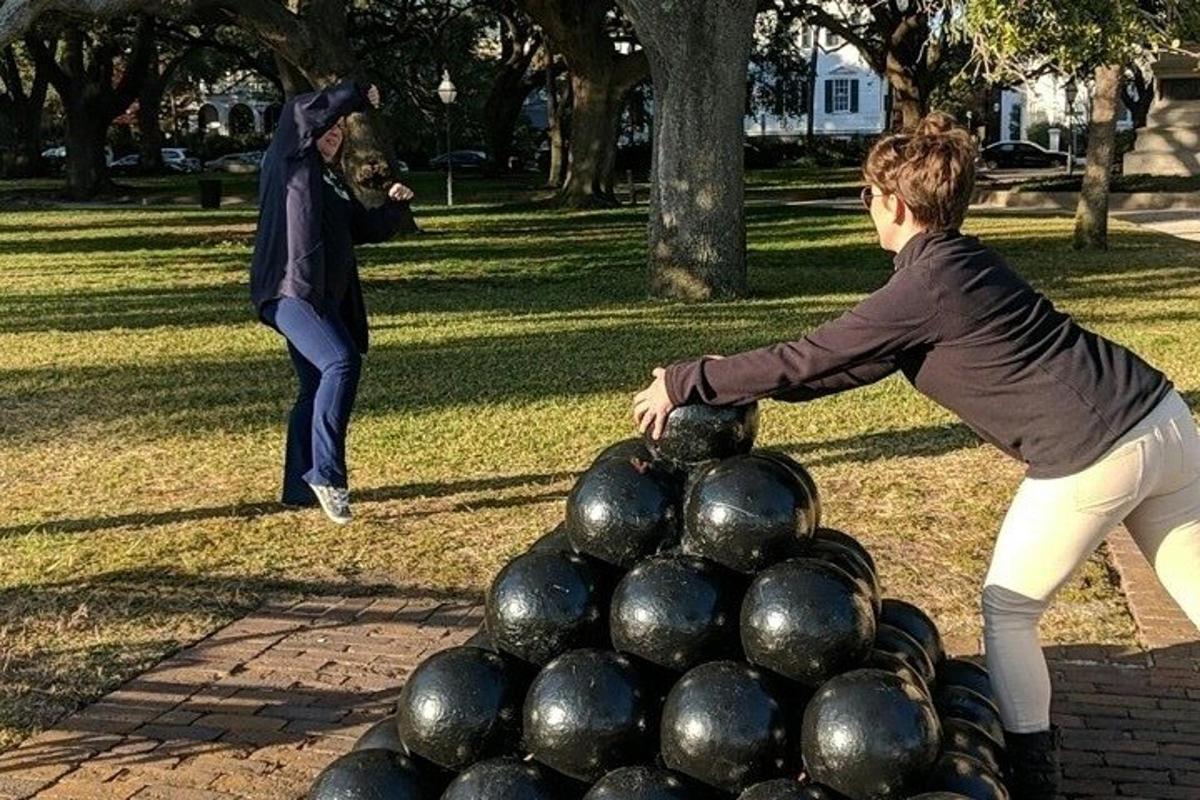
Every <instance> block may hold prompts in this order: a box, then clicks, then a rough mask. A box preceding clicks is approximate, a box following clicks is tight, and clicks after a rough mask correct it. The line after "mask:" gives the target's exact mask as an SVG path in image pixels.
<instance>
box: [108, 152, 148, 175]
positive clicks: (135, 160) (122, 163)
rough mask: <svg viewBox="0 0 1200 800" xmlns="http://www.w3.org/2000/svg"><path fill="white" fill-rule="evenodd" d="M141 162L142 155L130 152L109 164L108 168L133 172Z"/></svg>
mask: <svg viewBox="0 0 1200 800" xmlns="http://www.w3.org/2000/svg"><path fill="white" fill-rule="evenodd" d="M141 163H142V156H141V155H140V154H139V153H130V154H129V155H127V156H122V157H120V158H118V159H117V160H116V161H114V162H112V163H111V164H109V165H108V168H109V169H111V170H112V171H113V172H133V171H134V170H136V169H137V168H138V165H139V164H141Z"/></svg>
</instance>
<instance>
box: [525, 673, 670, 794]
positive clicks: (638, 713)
mask: <svg viewBox="0 0 1200 800" xmlns="http://www.w3.org/2000/svg"><path fill="white" fill-rule="evenodd" d="M657 710H658V709H657V704H656V703H655V700H654V697H653V695H652V693H651V692H650V691H649V690H648V688H647V685H646V682H645V681H644V680H643V679H642V678H641V677H640V676H639V675H638V673H637V670H636V669H635V668H634V666H633V664H632V662H630V660H629V659H628V658H627V657H625V656H623V655H620V654H617V653H612V652H606V651H601V650H573V651H571V652H569V653H565V654H563V655H561V656H559V657H558V658H556V659H554V660H553V661H551V662H550V663H549V664H547V665H546V666H545V667H544V668H543V669H542V671H541V672H539V673H538V676H537V677H536V678H535V679H534V681H533V685H532V686H530V687H529V693H528V694H527V695H526V697H525V713H524V720H525V732H524V744H525V749H526V750H527V751H528V752H529V753H530V754H531V755H532V756H533V757H534V758H536V759H537V760H539V761H541V762H542V763H543V764H545V765H547V766H549V767H552V768H553V769H555V770H558V771H559V772H561V773H562V774H564V775H568V776H570V777H572V778H575V779H577V780H585V781H594V780H596V779H598V778H600V777H601V776H602V775H604V774H605V773H606V772H609V771H610V770H613V769H616V768H617V767H623V766H627V765H631V764H639V763H643V762H645V761H646V760H648V759H649V758H650V757H651V754H652V753H653V751H654V744H655V739H654V725H655V723H656V722H657Z"/></svg>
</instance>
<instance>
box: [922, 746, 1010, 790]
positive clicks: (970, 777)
mask: <svg viewBox="0 0 1200 800" xmlns="http://www.w3.org/2000/svg"><path fill="white" fill-rule="evenodd" d="M928 786H929V788H931V789H937V790H938V791H947V792H953V793H955V794H960V795H962V796H963V797H966V798H968V800H1009V796H1008V790H1007V789H1006V788H1005V787H1004V783H1003V782H1002V781H1001V780H1000V778H999V777H997V776H996V775H995V773H993V772H992V771H991V770H990V769H988V768H987V767H986V766H984V765H983V764H982V763H980V762H979V761H978V760H976V759H974V758H971V757H970V756H965V755H962V754H961V753H946V754H944V755H943V756H942V757H941V758H940V759H938V762H937V764H936V765H935V766H934V768H933V770H932V772H930V775H929V783H928Z"/></svg>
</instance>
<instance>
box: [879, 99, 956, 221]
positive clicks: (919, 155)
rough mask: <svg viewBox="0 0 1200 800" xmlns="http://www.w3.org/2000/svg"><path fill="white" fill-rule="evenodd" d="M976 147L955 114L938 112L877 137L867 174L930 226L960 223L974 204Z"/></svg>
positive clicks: (917, 218)
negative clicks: (907, 128)
mask: <svg viewBox="0 0 1200 800" xmlns="http://www.w3.org/2000/svg"><path fill="white" fill-rule="evenodd" d="M976 152H977V151H976V146H975V142H974V140H973V139H971V136H970V134H968V133H967V132H966V131H965V130H963V129H962V128H960V127H958V126H957V125H956V124H955V121H954V117H952V116H950V115H949V114H945V113H943V112H941V111H935V112H933V113H931V114H927V115H926V116H925V117H923V118H922V119H921V121H920V122H918V123H917V126H916V127H915V128H914V129H913V130H912V131H910V132H906V133H898V134H893V135H891V136H885V137H884V138H882V139H880V140H879V141H878V142H876V143H875V146H874V147H872V148H871V152H870V153H869V154H868V155H867V160H866V163H865V164H864V165H863V178H865V179H866V180H867V181H868V182H870V183H871V184H873V185H875V186H878V187H879V188H880V189H883V190H884V191H885V192H887V193H889V194H894V195H898V196H899V197H900V198H901V199H902V200H903V201H904V204H905V205H906V206H908V208H909V209H910V210H911V211H912V214H913V217H915V218H916V220H917V222H919V223H921V224H922V225H924V226H926V227H927V228H931V229H933V230H951V229H955V228H958V227H959V226H960V225H962V221H963V217H965V216H966V214H967V206H969V205H970V204H971V194H972V192H973V191H974V189H975V157H976Z"/></svg>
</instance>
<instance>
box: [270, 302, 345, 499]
mask: <svg viewBox="0 0 1200 800" xmlns="http://www.w3.org/2000/svg"><path fill="white" fill-rule="evenodd" d="M262 316H263V320H264V321H265V322H266V323H267V324H268V325H270V326H271V327H273V328H275V330H277V331H279V332H280V333H281V334H283V336H284V337H285V338H286V339H287V343H288V353H289V354H290V355H291V357H292V365H293V366H294V367H295V368H296V376H297V377H298V378H299V379H300V394H299V396H298V397H297V398H296V405H295V406H293V407H292V413H291V416H290V417H289V419H288V436H287V455H286V456H285V458H284V465H283V502H285V503H288V504H292V505H311V504H314V503H315V502H316V497H315V496H314V495H313V492H312V489H310V488H309V484H313V485H315V486H338V487H345V486H346V485H347V483H346V431H347V429H348V428H349V427H350V412H351V411H352V410H353V408H354V398H355V396H356V395H357V393H358V378H359V375H360V374H361V373H362V356H361V355H359V352H358V348H357V347H355V345H354V341H353V340H352V339H351V337H350V332H349V331H347V330H346V326H345V324H343V323H342V321H341V320H340V319H338V317H337V315H336V314H328V315H325V316H322V315H321V314H320V313H318V312H317V310H316V309H315V308H313V306H312V305H311V304H309V303H307V302H306V301H304V300H297V299H296V298H293V297H283V298H280V299H279V300H273V301H272V302H270V303H268V304H267V305H265V306H263V311H262Z"/></svg>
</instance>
